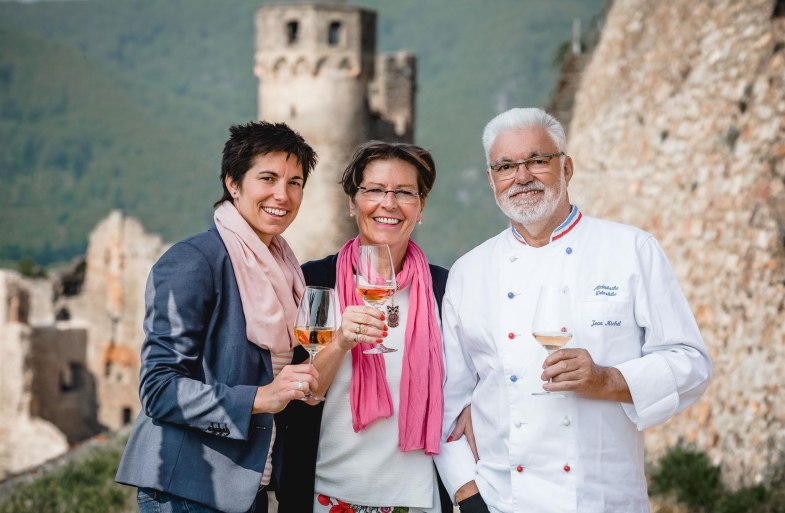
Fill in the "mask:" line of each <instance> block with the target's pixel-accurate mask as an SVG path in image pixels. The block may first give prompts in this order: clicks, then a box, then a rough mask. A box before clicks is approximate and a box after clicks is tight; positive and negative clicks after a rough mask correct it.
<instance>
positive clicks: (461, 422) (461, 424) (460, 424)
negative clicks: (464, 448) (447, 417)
mask: <svg viewBox="0 0 785 513" xmlns="http://www.w3.org/2000/svg"><path fill="white" fill-rule="evenodd" d="M463 435H466V441H467V442H469V447H470V448H471V450H472V454H473V455H474V461H475V462H477V461H478V460H479V459H480V458H479V456H478V455H477V442H475V441H474V429H473V428H472V405H471V404H469V405H467V406H466V407H465V408H464V409H463V411H461V414H460V415H458V420H456V421H455V429H453V430H452V433H450V436H448V437H447V441H448V442H452V441H453V440H457V439H459V438H460V437H462V436H463Z"/></svg>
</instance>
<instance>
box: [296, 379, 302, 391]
mask: <svg viewBox="0 0 785 513" xmlns="http://www.w3.org/2000/svg"><path fill="white" fill-rule="evenodd" d="M302 389H303V382H302V381H298V382H297V390H302Z"/></svg>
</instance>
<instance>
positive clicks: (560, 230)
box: [510, 205, 583, 246]
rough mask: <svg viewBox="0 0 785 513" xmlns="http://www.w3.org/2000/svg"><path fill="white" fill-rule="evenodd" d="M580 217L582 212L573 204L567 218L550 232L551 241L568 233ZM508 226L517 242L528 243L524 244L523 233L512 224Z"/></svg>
mask: <svg viewBox="0 0 785 513" xmlns="http://www.w3.org/2000/svg"><path fill="white" fill-rule="evenodd" d="M582 217H583V214H581V211H580V210H578V207H576V206H575V205H573V206H572V209H571V210H570V214H569V215H568V216H567V219H565V220H564V222H563V223H562V224H560V225H559V226H558V227H556V229H555V230H553V233H552V234H551V242H553V241H555V240H558V239H560V238H562V237H564V236H565V235H567V234H568V233H570V230H572V229H573V228H575V225H577V224H578V222H579V221H580V220H581V218H582ZM510 228H512V234H513V235H514V236H515V238H516V239H517V240H518V242H520V243H521V244H524V245H526V246H528V244H526V240H525V239H524V238H523V235H521V234H520V232H518V230H516V229H515V227H514V226H511V227H510Z"/></svg>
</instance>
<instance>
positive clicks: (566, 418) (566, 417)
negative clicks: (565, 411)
mask: <svg viewBox="0 0 785 513" xmlns="http://www.w3.org/2000/svg"><path fill="white" fill-rule="evenodd" d="M561 423H562V424H564V425H565V426H569V425H570V424H571V422H570V418H569V417H568V416H566V415H565V416H564V419H562V421H561Z"/></svg>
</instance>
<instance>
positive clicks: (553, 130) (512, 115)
mask: <svg viewBox="0 0 785 513" xmlns="http://www.w3.org/2000/svg"><path fill="white" fill-rule="evenodd" d="M530 127H541V128H544V129H545V131H546V132H548V135H550V136H551V139H553V142H554V143H555V144H556V149H557V151H560V152H561V151H563V152H565V153H566V151H567V137H566V136H565V135H564V127H562V125H561V123H559V121H558V120H557V119H556V118H554V117H553V116H551V115H550V114H548V113H547V112H545V111H544V110H542V109H537V108H532V107H530V108H525V109H521V108H517V109H510V110H508V111H507V112H502V113H501V114H499V115H498V116H496V117H495V118H493V119H492V120H490V121H489V122H488V124H487V125H485V130H483V132H482V145H483V147H484V148H485V160H486V162H487V163H488V165H490V163H491V161H490V158H491V157H490V154H491V146H493V143H494V142H495V141H496V138H497V137H498V136H499V135H501V134H503V133H504V132H507V131H509V130H518V129H521V128H530Z"/></svg>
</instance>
